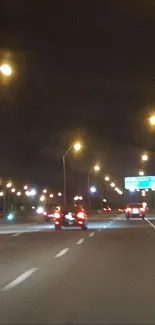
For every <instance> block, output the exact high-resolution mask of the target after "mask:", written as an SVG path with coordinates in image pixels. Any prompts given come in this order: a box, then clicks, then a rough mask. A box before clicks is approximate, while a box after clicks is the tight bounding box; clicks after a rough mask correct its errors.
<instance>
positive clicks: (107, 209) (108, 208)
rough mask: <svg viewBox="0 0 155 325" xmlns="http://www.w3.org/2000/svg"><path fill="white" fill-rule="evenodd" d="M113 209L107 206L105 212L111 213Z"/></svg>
mask: <svg viewBox="0 0 155 325" xmlns="http://www.w3.org/2000/svg"><path fill="white" fill-rule="evenodd" d="M111 210H112V209H111V208H110V207H109V206H106V207H104V208H103V212H111Z"/></svg>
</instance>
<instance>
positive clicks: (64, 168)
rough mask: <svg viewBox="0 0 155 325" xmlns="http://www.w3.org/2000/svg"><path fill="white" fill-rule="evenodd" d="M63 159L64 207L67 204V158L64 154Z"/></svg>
mask: <svg viewBox="0 0 155 325" xmlns="http://www.w3.org/2000/svg"><path fill="white" fill-rule="evenodd" d="M62 160H63V181H64V207H65V206H66V159H65V155H63V157H62Z"/></svg>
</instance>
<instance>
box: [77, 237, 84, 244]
mask: <svg viewBox="0 0 155 325" xmlns="http://www.w3.org/2000/svg"><path fill="white" fill-rule="evenodd" d="M83 242H84V238H81V239H79V240H78V241H77V243H76V245H80V244H82V243H83Z"/></svg>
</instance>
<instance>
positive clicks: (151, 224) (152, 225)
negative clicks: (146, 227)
mask: <svg viewBox="0 0 155 325" xmlns="http://www.w3.org/2000/svg"><path fill="white" fill-rule="evenodd" d="M145 221H147V222H148V223H149V224H150V226H151V227H152V228H154V229H155V225H154V224H153V223H152V222H151V221H150V220H148V219H147V218H145Z"/></svg>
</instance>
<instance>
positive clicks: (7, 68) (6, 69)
mask: <svg viewBox="0 0 155 325" xmlns="http://www.w3.org/2000/svg"><path fill="white" fill-rule="evenodd" d="M0 70H1V72H2V73H3V74H4V75H5V76H10V75H11V73H12V69H11V67H10V66H9V65H8V64H3V65H1V67H0Z"/></svg>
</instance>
